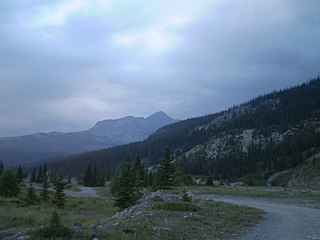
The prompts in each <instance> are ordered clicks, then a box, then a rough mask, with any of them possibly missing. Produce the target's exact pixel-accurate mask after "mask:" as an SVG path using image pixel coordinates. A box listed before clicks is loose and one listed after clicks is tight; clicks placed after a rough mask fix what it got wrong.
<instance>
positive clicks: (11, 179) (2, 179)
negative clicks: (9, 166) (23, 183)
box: [0, 170, 19, 197]
mask: <svg viewBox="0 0 320 240" xmlns="http://www.w3.org/2000/svg"><path fill="white" fill-rule="evenodd" d="M18 193H19V184H18V180H17V177H16V174H14V173H13V172H12V171H10V170H4V171H3V173H2V174H1V176H0V195H1V196H5V197H15V196H17V195H18Z"/></svg>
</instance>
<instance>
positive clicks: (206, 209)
mask: <svg viewBox="0 0 320 240" xmlns="http://www.w3.org/2000/svg"><path fill="white" fill-rule="evenodd" d="M174 207H178V209H179V210H178V209H174ZM152 209H153V211H151V212H150V208H147V209H146V212H147V213H149V215H148V216H147V217H146V215H144V214H141V215H137V216H134V217H124V218H121V219H117V218H112V219H109V220H108V223H109V224H108V226H109V228H108V232H105V233H104V235H101V236H106V238H107V239H165V240H167V239H168V240H169V239H220V238H228V237H232V236H234V235H240V234H241V233H242V232H243V231H244V230H246V229H248V228H249V227H250V226H253V225H255V224H256V223H257V222H258V221H259V220H260V219H261V215H262V212H261V211H260V210H257V209H253V208H249V207H239V206H235V205H232V204H228V203H222V202H215V201H209V200H197V201H192V202H191V203H185V202H164V203H155V204H154V205H153V207H152Z"/></svg>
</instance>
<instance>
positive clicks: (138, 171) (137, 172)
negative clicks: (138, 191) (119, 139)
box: [133, 155, 145, 188]
mask: <svg viewBox="0 0 320 240" xmlns="http://www.w3.org/2000/svg"><path fill="white" fill-rule="evenodd" d="M133 174H134V182H135V187H136V188H140V187H143V186H144V185H145V180H144V169H143V166H142V164H141V158H140V156H139V155H138V156H137V158H136V162H135V164H134V169H133Z"/></svg>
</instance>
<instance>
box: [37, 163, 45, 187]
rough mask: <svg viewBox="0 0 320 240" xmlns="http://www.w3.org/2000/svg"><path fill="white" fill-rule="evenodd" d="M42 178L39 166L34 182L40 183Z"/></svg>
mask: <svg viewBox="0 0 320 240" xmlns="http://www.w3.org/2000/svg"><path fill="white" fill-rule="evenodd" d="M42 178H43V173H42V166H41V165H40V166H39V169H38V174H37V178H36V182H37V183H41V182H42Z"/></svg>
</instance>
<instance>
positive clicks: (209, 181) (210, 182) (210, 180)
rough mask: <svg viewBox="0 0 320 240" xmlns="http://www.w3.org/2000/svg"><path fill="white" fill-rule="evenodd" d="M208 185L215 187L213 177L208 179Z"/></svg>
mask: <svg viewBox="0 0 320 240" xmlns="http://www.w3.org/2000/svg"><path fill="white" fill-rule="evenodd" d="M206 185H207V186H213V178H212V176H211V175H210V176H209V177H208V178H207V181H206Z"/></svg>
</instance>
